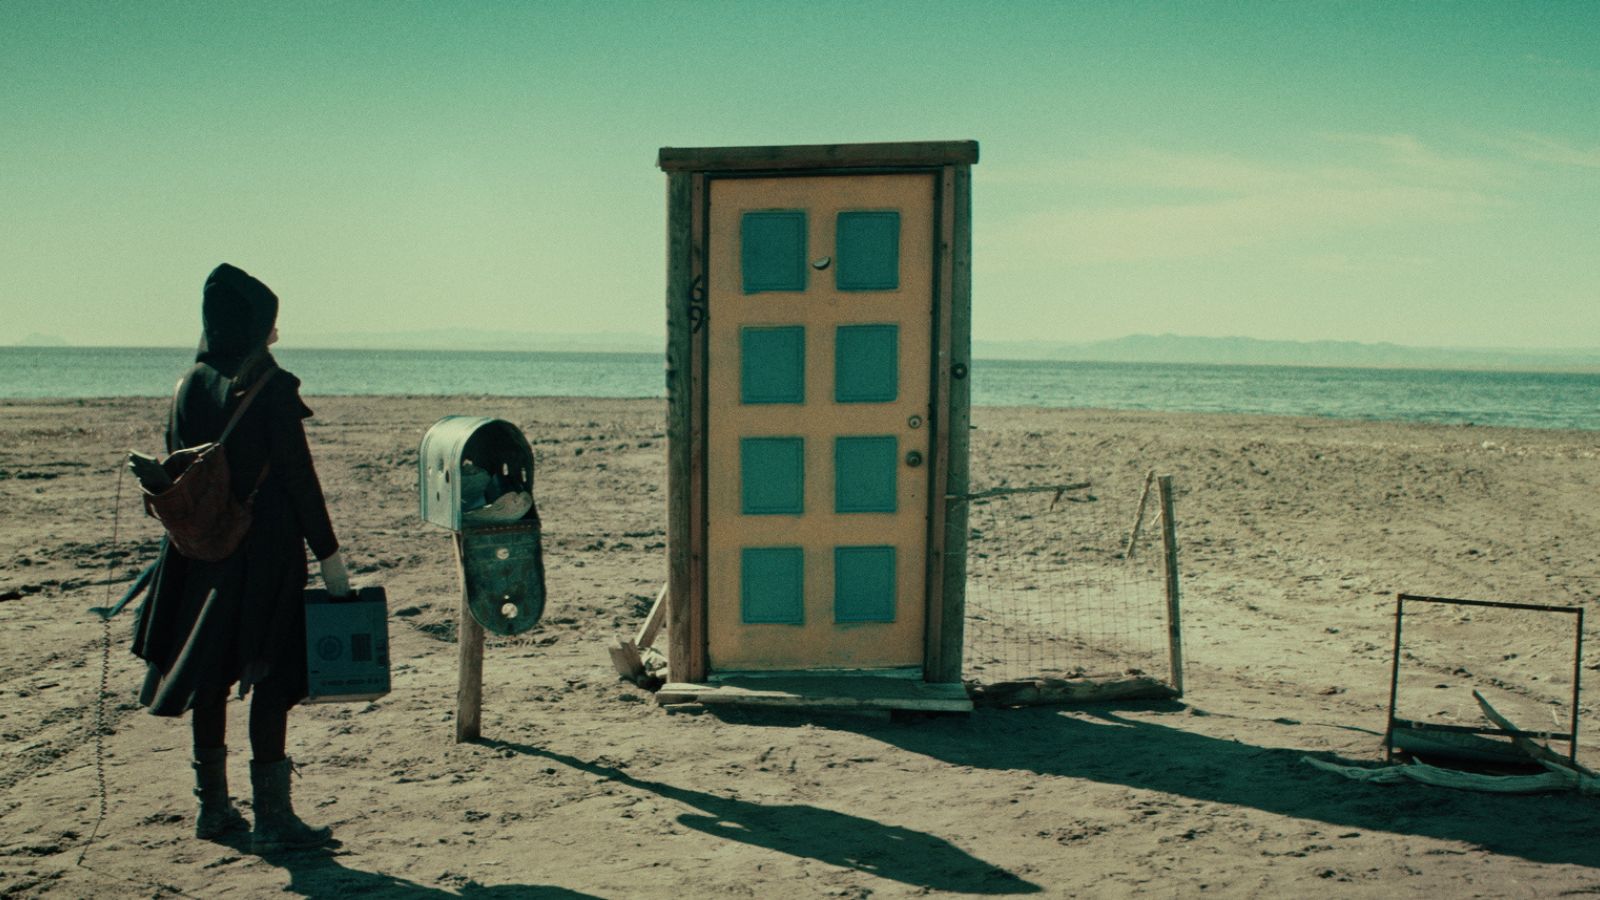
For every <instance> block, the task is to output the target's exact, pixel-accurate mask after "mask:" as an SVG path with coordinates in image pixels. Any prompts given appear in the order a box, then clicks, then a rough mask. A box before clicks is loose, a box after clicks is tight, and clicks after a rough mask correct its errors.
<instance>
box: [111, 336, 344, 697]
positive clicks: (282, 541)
mask: <svg viewBox="0 0 1600 900" xmlns="http://www.w3.org/2000/svg"><path fill="white" fill-rule="evenodd" d="M270 377H271V381H269V382H268V384H267V386H266V387H265V388H264V389H263V390H262V391H261V393H260V394H259V395H258V396H257V397H256V398H255V400H254V401H253V402H252V403H251V405H250V407H249V409H247V410H246V411H245V414H244V416H243V417H242V418H240V420H239V424H238V425H237V426H236V427H235V428H234V430H233V433H232V434H230V435H229V436H228V440H227V442H226V447H227V453H228V464H229V467H230V470H231V475H232V482H233V491H234V494H235V496H238V497H239V498H241V499H243V498H245V497H248V496H249V494H250V491H251V490H252V489H253V488H254V487H255V485H256V481H257V479H258V478H259V477H261V473H262V469H263V467H264V466H268V464H269V463H270V467H269V468H267V470H266V477H265V480H263V481H261V486H260V489H259V490H258V491H257V492H256V498H255V514H254V519H253V521H252V524H251V527H250V531H249V533H248V534H247V535H246V537H245V539H244V542H243V543H242V544H241V545H240V547H239V549H238V550H236V551H235V552H234V553H233V555H232V556H229V557H228V558H227V559H224V560H221V561H220V562H202V561H199V560H192V559H188V558H185V557H184V556H182V555H181V554H179V553H178V552H177V551H176V550H174V549H173V548H172V546H171V545H170V544H169V543H168V542H167V541H165V540H163V541H162V545H161V556H160V559H159V560H158V562H157V567H156V571H155V573H154V575H153V577H152V579H151V582H150V587H149V593H148V594H147V596H146V598H145V603H144V605H143V606H141V607H140V609H139V615H138V619H137V621H136V622H135V624H134V639H133V652H134V653H135V654H136V655H138V656H139V657H140V658H142V659H144V660H145V661H146V662H147V663H148V664H149V667H148V671H147V674H146V677H145V682H144V688H143V689H142V690H141V691H140V695H139V700H140V702H141V703H143V704H144V705H145V706H146V707H148V708H149V710H150V712H151V713H153V714H155V715H158V716H176V715H181V714H183V713H184V712H185V711H186V710H189V709H191V708H193V706H194V705H195V701H196V698H197V697H198V698H199V699H200V700H201V701H202V702H209V700H210V699H211V698H213V697H217V696H223V695H225V693H226V691H227V690H228V689H229V688H230V687H231V686H232V685H233V684H235V683H238V682H241V681H242V682H243V684H244V686H246V687H248V686H250V685H252V684H257V683H260V682H262V681H264V680H266V679H271V683H272V686H273V688H274V689H275V690H277V691H279V692H282V693H283V694H284V696H285V697H286V698H288V699H290V700H292V701H295V702H298V701H299V700H300V699H303V698H304V697H305V696H306V674H305V673H306V666H305V649H306V648H305V605H304V600H303V594H302V592H303V591H304V589H305V585H306V573H307V567H306V546H307V545H308V544H309V545H310V548H311V551H312V552H313V553H314V554H315V555H316V557H317V558H318V559H324V558H326V557H328V556H330V555H332V554H333V553H334V551H336V550H338V549H339V544H338V541H337V540H336V539H335V537H334V533H333V526H332V524H331V523H330V522H329V519H328V510H327V506H326V504H325V503H324V501H323V496H322V486H321V484H320V483H319V482H318V480H317V472H316V469H315V467H314V466H313V465H312V462H311V451H310V448H309V447H308V446H307V444H306V434H305V428H304V426H303V425H302V423H301V420H302V419H303V418H306V417H308V416H310V415H311V410H310V409H308V408H307V407H306V406H305V404H304V403H302V402H301V400H300V392H299V388H300V379H298V378H296V377H294V376H293V375H291V374H289V373H288V372H285V371H283V370H281V369H278V370H275V371H274V372H273V374H272V375H271V376H270ZM244 387H248V385H243V386H236V385H234V384H233V383H232V379H231V378H230V377H229V375H228V374H224V372H221V371H218V369H216V368H214V367H213V366H211V365H209V364H207V363H204V362H201V363H197V364H196V365H195V367H194V368H193V369H192V370H190V371H189V373H188V374H187V375H185V376H184V379H183V381H182V382H181V384H180V387H179V389H178V393H177V398H176V400H175V402H174V407H173V414H172V417H171V419H170V421H169V425H168V429H167V450H168V452H171V451H173V450H177V449H179V448H182V447H191V446H194V445H196V444H201V443H204V442H206V441H214V440H216V439H217V437H218V436H220V435H221V434H222V430H223V428H224V427H225V426H226V425H227V422H228V418H229V417H230V416H231V415H232V414H233V411H234V409H235V408H236V407H237V405H238V401H239V398H240V395H241V394H242V393H243V390H242V388H244Z"/></svg>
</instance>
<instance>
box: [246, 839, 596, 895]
mask: <svg viewBox="0 0 1600 900" xmlns="http://www.w3.org/2000/svg"><path fill="white" fill-rule="evenodd" d="M217 843H220V844H222V845H224V846H227V847H231V848H233V849H234V850H237V851H238V852H239V853H241V854H247V853H250V852H252V851H251V850H250V836H249V835H248V834H239V835H231V836H229V837H228V838H227V839H224V840H220V841H217ZM260 856H261V859H262V860H264V861H266V862H269V863H271V864H272V865H275V866H277V867H279V868H281V869H283V870H285V871H287V872H288V873H289V883H288V884H286V885H284V887H283V890H284V892H285V893H288V894H298V895H299V896H301V897H314V898H320V897H352V896H360V897H382V898H384V900H513V898H514V900H600V898H598V897H596V896H595V895H593V894H585V893H583V892H581V891H574V890H571V889H568V888H564V887H557V886H554V885H545V884H497V885H483V884H479V883H478V882H476V881H472V880H470V879H468V880H466V881H465V882H463V883H462V885H461V886H460V887H459V888H457V889H456V890H454V891H448V890H445V889H443V888H436V887H429V886H428V885H425V884H418V883H416V882H415V881H407V880H406V879H404V878H401V877H399V876H396V875H385V874H383V873H381V872H364V871H362V870H360V869H352V868H349V867H347V866H345V865H343V864H341V863H340V862H339V857H340V853H339V851H338V842H337V841H335V842H334V846H333V847H322V848H318V849H315V850H284V851H280V852H274V853H263V854H260Z"/></svg>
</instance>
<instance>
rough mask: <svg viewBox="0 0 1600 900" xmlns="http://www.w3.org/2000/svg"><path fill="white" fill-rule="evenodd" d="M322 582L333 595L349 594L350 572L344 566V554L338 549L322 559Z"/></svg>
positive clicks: (342, 595)
mask: <svg viewBox="0 0 1600 900" xmlns="http://www.w3.org/2000/svg"><path fill="white" fill-rule="evenodd" d="M321 566H322V583H323V585H324V586H326V587H327V589H328V593H329V594H332V595H333V596H335V597H348V596H350V573H349V572H348V571H346V570H345V567H344V554H343V553H341V552H339V551H338V550H335V551H333V555H332V556H330V557H328V558H327V559H324V560H322V562H321Z"/></svg>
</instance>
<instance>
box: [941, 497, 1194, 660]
mask: <svg viewBox="0 0 1600 900" xmlns="http://www.w3.org/2000/svg"><path fill="white" fill-rule="evenodd" d="M1153 482H1154V479H1153V478H1152V477H1150V476H1147V477H1146V478H1145V479H1144V482H1143V484H1142V486H1140V485H1139V484H1137V483H1135V484H1134V485H1131V486H1129V485H1127V484H1126V483H1124V484H1123V485H1121V486H1120V488H1114V493H1112V494H1106V493H1100V492H1099V491H1097V490H1096V489H1095V488H1094V487H1093V486H1092V485H1093V482H1092V480H1091V481H1090V486H1085V485H1082V484H1079V485H1076V488H1077V489H1076V490H1060V489H1042V490H1041V489H1028V488H1024V489H1017V488H1004V487H1002V488H996V489H990V490H987V491H986V490H982V489H979V490H975V491H974V492H973V494H972V495H971V499H970V500H969V503H968V522H967V524H968V529H969V531H968V542H967V588H966V603H967V621H966V655H965V659H966V662H965V672H964V677H965V679H966V680H967V681H968V682H976V683H978V684H983V685H996V684H1005V683H1012V682H1025V681H1034V680H1039V679H1087V680H1096V681H1100V680H1115V679H1124V678H1128V677H1130V676H1132V677H1144V678H1150V679H1155V680H1160V681H1167V680H1168V677H1169V664H1170V660H1171V646H1170V643H1169V631H1168V619H1167V615H1168V607H1167V593H1166V557H1165V555H1164V553H1163V547H1162V541H1161V523H1160V521H1159V515H1160V504H1159V502H1158V501H1157V490H1156V488H1155V486H1154V484H1153ZM1065 487H1074V486H1072V485H1066V486H1065ZM1129 487H1131V489H1127V488H1129Z"/></svg>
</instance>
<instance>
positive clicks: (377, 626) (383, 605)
mask: <svg viewBox="0 0 1600 900" xmlns="http://www.w3.org/2000/svg"><path fill="white" fill-rule="evenodd" d="M305 597H306V682H307V684H308V686H309V688H310V693H309V695H308V696H307V697H306V702H307V703H340V702H347V701H355V700H376V699H378V698H379V697H382V696H383V695H384V694H387V693H389V601H388V598H387V596H386V595H385V594H384V591H383V588H381V587H366V588H358V589H357V590H355V591H354V592H353V593H352V594H351V595H350V596H348V597H333V596H330V595H329V594H328V592H327V591H326V590H323V589H321V588H309V589H307V590H306V593H305Z"/></svg>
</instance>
